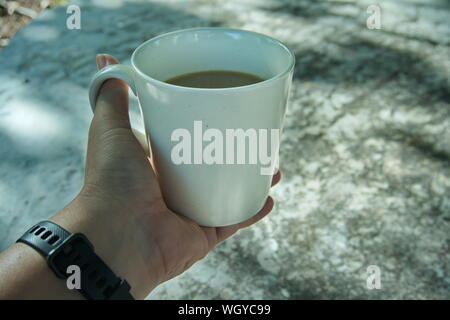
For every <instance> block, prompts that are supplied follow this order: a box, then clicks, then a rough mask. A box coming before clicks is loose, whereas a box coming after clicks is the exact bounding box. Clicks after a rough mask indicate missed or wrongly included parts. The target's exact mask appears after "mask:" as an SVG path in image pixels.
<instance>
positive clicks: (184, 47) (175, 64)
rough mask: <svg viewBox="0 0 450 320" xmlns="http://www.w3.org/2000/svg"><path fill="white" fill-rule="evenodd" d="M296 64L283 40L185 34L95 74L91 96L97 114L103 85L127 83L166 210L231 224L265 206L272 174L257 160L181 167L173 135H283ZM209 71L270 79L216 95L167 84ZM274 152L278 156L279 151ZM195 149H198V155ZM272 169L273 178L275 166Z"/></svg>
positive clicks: (214, 31) (148, 45)
mask: <svg viewBox="0 0 450 320" xmlns="http://www.w3.org/2000/svg"><path fill="white" fill-rule="evenodd" d="M294 60H295V59H294V55H293V54H292V52H291V51H290V50H289V49H288V48H287V47H286V46H285V45H283V44H282V43H281V42H279V41H277V40H275V39H273V38H270V37H267V36H265V35H262V34H258V33H255V32H250V31H244V30H235V29H226V28H195V29H186V30H180V31H175V32H171V33H167V34H163V35H160V36H158V37H155V38H153V39H151V40H148V41H146V42H144V43H143V44H141V45H140V46H139V47H138V48H137V49H136V50H135V51H134V52H133V55H132V57H131V66H126V65H121V64H119V65H110V66H107V67H106V68H104V69H102V70H100V71H98V72H97V74H95V76H94V78H93V80H92V83H91V86H90V93H89V98H90V102H91V107H92V109H94V108H95V102H96V97H97V93H98V90H99V88H100V86H101V84H102V83H103V82H104V81H105V80H106V79H109V78H119V79H122V80H124V81H125V82H127V83H128V85H129V86H130V88H131V90H132V91H133V93H134V94H135V95H137V97H138V99H139V104H140V108H141V114H142V116H143V119H144V125H145V131H146V134H145V136H146V137H147V139H146V140H147V141H148V142H147V146H146V147H148V146H150V150H151V156H152V157H153V163H154V165H155V169H156V174H157V177H158V180H159V183H160V187H161V191H162V194H163V198H164V201H165V202H166V204H167V206H168V207H169V208H170V209H171V210H173V211H174V212H176V213H178V214H181V215H184V216H186V217H188V218H191V219H193V220H194V221H196V222H197V223H199V224H200V225H203V226H224V225H230V224H234V223H238V222H242V221H244V220H246V219H248V218H250V217H252V216H253V215H254V214H255V213H257V212H258V211H259V210H260V209H261V208H262V206H263V205H264V203H265V201H266V199H267V195H268V192H269V189H270V185H271V180H272V175H271V174H270V175H268V174H261V167H262V166H263V165H262V164H261V163H259V162H258V163H257V164H251V163H244V164H242V163H241V164H236V163H235V164H229V163H228V164H227V163H225V164H218V163H214V164H206V163H202V164H186V163H182V164H177V163H175V162H174V160H173V148H174V146H175V145H176V142H174V141H173V134H174V132H176V130H177V129H180V128H181V129H186V130H187V131H188V132H189V133H190V134H191V136H192V137H193V139H194V138H195V137H194V136H195V135H196V134H197V138H198V134H199V131H198V124H199V123H200V124H201V126H202V128H203V130H207V129H208V128H215V129H217V130H219V131H220V132H223V133H224V136H225V131H226V130H227V129H243V130H248V129H255V130H256V131H257V132H259V130H260V129H263V130H264V129H266V130H271V129H275V130H279V131H281V129H282V126H283V119H284V115H285V111H286V102H287V98H288V94H289V88H290V84H291V81H292V74H293V70H294ZM207 70H231V71H240V72H245V73H250V74H253V75H256V76H259V77H261V78H263V79H265V80H264V81H262V82H258V83H255V84H251V85H247V86H241V87H232V88H219V89H206V88H190V87H181V86H176V85H172V84H168V83H166V82H164V81H165V80H167V79H170V78H172V77H175V76H178V75H182V74H186V73H191V72H199V71H207ZM195 121H196V123H197V129H195V130H197V131H195V130H194V122H195ZM200 121H201V122H200ZM216 133H217V131H216ZM269 135H270V133H269ZM141 140H142V139H141ZM144 140H145V139H144ZM211 141H212V138H211ZM248 141H250V140H248ZM261 141H262V140H261ZM269 142H270V141H269ZM277 142H278V143H279V139H278V141H277ZM205 144H207V143H205ZM223 144H224V145H225V142H224V143H223ZM197 147H198V145H197ZM250 147H251V146H250V144H247V145H246V146H245V148H247V149H249V148H250ZM195 148H196V147H195V146H194V149H195ZM235 148H237V143H236V145H235V146H233V150H235V151H236V152H238V150H237V149H235ZM269 148H270V146H269ZM272 148H275V149H276V152H278V145H275V146H272ZM252 150H253V151H254V149H252ZM198 151H199V149H197V150H193V152H192V153H193V154H194V155H193V157H194V156H195V153H196V152H197V155H198ZM225 152H227V150H225ZM248 152H250V151H248V150H246V154H247V156H248ZM236 157H237V155H236ZM193 162H194V161H193ZM236 162H237V160H236ZM247 162H250V161H247ZM269 166H270V170H271V172H273V169H274V166H275V164H274V163H273V161H272V162H271V163H270V164H269Z"/></svg>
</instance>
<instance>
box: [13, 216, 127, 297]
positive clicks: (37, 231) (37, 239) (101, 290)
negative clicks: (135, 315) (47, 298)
mask: <svg viewBox="0 0 450 320" xmlns="http://www.w3.org/2000/svg"><path fill="white" fill-rule="evenodd" d="M17 242H22V243H25V244H27V245H29V246H31V247H32V248H34V249H35V250H37V251H38V252H39V253H40V254H41V255H42V256H44V258H45V259H46V260H47V264H48V265H49V267H50V268H51V269H52V271H53V272H54V273H55V275H56V276H57V277H59V278H62V279H66V278H68V276H70V274H69V275H68V274H67V268H68V267H69V266H78V267H79V270H80V274H81V277H80V278H81V287H80V289H79V291H80V293H81V294H82V295H83V296H84V297H85V298H86V299H89V300H133V297H132V295H131V294H130V292H129V291H130V285H129V284H128V282H127V281H126V280H124V279H122V278H120V277H117V276H116V275H115V274H114V272H113V271H112V270H111V269H110V268H109V267H108V266H107V265H106V263H105V262H104V261H103V260H102V259H101V258H100V257H99V256H98V255H96V254H95V252H94V247H93V245H92V244H91V242H90V241H89V240H88V239H87V238H86V236H85V235H83V234H82V233H70V232H69V231H67V230H65V229H64V228H62V227H60V226H59V225H57V224H55V223H53V222H51V221H41V222H39V223H38V224H36V225H35V226H33V227H32V228H30V229H29V230H27V232H25V233H24V234H23V236H22V237H20V238H19V239H18V240H17Z"/></svg>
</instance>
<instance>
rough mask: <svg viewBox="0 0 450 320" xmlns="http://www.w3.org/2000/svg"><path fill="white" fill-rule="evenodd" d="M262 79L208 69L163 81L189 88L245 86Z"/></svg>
mask: <svg viewBox="0 0 450 320" xmlns="http://www.w3.org/2000/svg"><path fill="white" fill-rule="evenodd" d="M261 81H264V79H262V78H260V77H258V76H255V75H253V74H250V73H244V72H238V71H228V70H210V71H201V72H192V73H185V74H182V75H179V76H176V77H173V78H170V79H168V80H166V81H165V82H167V83H170V84H174V85H177V86H182V87H191V88H209V89H212V88H232V87H241V86H247V85H250V84H254V83H258V82H261Z"/></svg>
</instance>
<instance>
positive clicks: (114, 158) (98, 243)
mask: <svg viewBox="0 0 450 320" xmlns="http://www.w3.org/2000/svg"><path fill="white" fill-rule="evenodd" d="M114 63H119V62H118V61H117V60H116V59H115V58H113V57H112V56H109V55H99V56H97V66H98V68H99V69H101V68H103V67H105V66H106V65H108V64H114ZM280 178H281V174H280V172H279V171H278V172H277V173H276V174H275V175H274V177H273V180H272V185H274V184H276V183H277V182H278V181H279V180H280ZM273 205H274V202H273V199H272V198H271V197H268V198H267V200H266V202H265V204H264V206H263V208H262V209H261V210H260V211H259V212H258V213H257V214H256V215H254V216H253V217H252V218H250V219H248V220H247V221H245V222H242V223H239V224H235V225H231V226H226V227H202V226H199V225H198V224H196V223H195V222H194V221H192V220H190V219H188V218H185V217H182V216H180V215H177V214H175V213H174V212H172V211H171V210H169V209H168V208H167V206H166V204H165V203H164V200H163V198H162V195H161V191H160V188H159V185H158V181H157V178H156V176H155V173H154V170H153V167H152V164H151V160H150V159H149V158H148V157H147V155H146V153H145V151H144V150H143V148H142V147H141V145H140V143H139V142H138V140H137V139H136V137H135V136H134V134H133V132H132V130H131V127H130V120H129V116H128V89H127V85H126V84H125V83H124V82H123V81H121V80H118V79H110V80H107V81H106V82H105V83H104V84H103V86H102V88H101V89H100V92H99V95H98V99H97V104H96V109H95V114H94V118H93V120H92V123H91V127H90V130H89V142H88V150H87V157H86V171H85V181H84V186H83V188H82V190H81V192H80V194H79V195H78V196H77V197H76V199H75V200H74V201H73V202H72V203H71V204H69V205H68V207H66V208H65V209H63V210H62V211H61V212H59V213H58V214H56V215H55V216H54V217H53V218H52V219H51V220H53V221H55V222H57V223H60V224H61V225H63V226H64V225H66V227H67V228H68V229H69V230H70V229H71V228H72V229H77V230H76V231H78V232H83V233H85V234H86V235H87V236H88V238H90V239H91V241H92V242H93V244H94V246H95V247H96V251H97V252H98V253H99V255H100V256H101V257H102V258H103V259H104V260H105V262H106V263H107V264H108V265H110V267H111V268H112V269H113V271H114V272H115V273H116V274H117V275H119V276H122V277H124V278H125V279H126V280H127V281H128V282H129V283H130V285H131V287H132V294H133V296H134V297H135V298H144V297H145V296H146V295H147V294H148V293H149V292H150V291H151V290H152V289H153V288H154V287H155V286H156V285H158V284H159V283H161V282H163V281H165V280H168V279H170V278H172V277H174V276H176V275H178V274H180V273H182V272H183V271H184V270H186V269H187V268H189V267H190V266H191V265H192V264H193V263H195V262H196V261H198V260H199V259H202V258H203V257H204V256H205V255H206V254H207V253H208V252H209V251H210V250H211V249H213V248H214V247H215V246H216V245H217V244H218V243H219V242H221V241H223V240H225V239H226V238H228V237H230V236H231V235H232V234H234V233H236V232H237V231H238V230H239V229H242V228H245V227H248V226H250V225H252V224H254V223H256V222H257V221H259V220H260V219H261V218H263V217H264V216H265V215H267V214H268V213H269V212H270V211H271V210H272V208H273ZM67 212H70V213H69V217H70V218H68V217H67ZM80 212H81V213H80ZM80 221H88V222H89V223H80ZM80 226H82V227H81V229H82V230H79V229H80Z"/></svg>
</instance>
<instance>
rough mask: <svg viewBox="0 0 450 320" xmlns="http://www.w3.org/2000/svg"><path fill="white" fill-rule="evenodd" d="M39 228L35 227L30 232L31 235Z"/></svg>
mask: <svg viewBox="0 0 450 320" xmlns="http://www.w3.org/2000/svg"><path fill="white" fill-rule="evenodd" d="M37 228H39V226H34V228H33V229H31V230H30V233H34V232H35V231H36V230H37Z"/></svg>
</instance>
